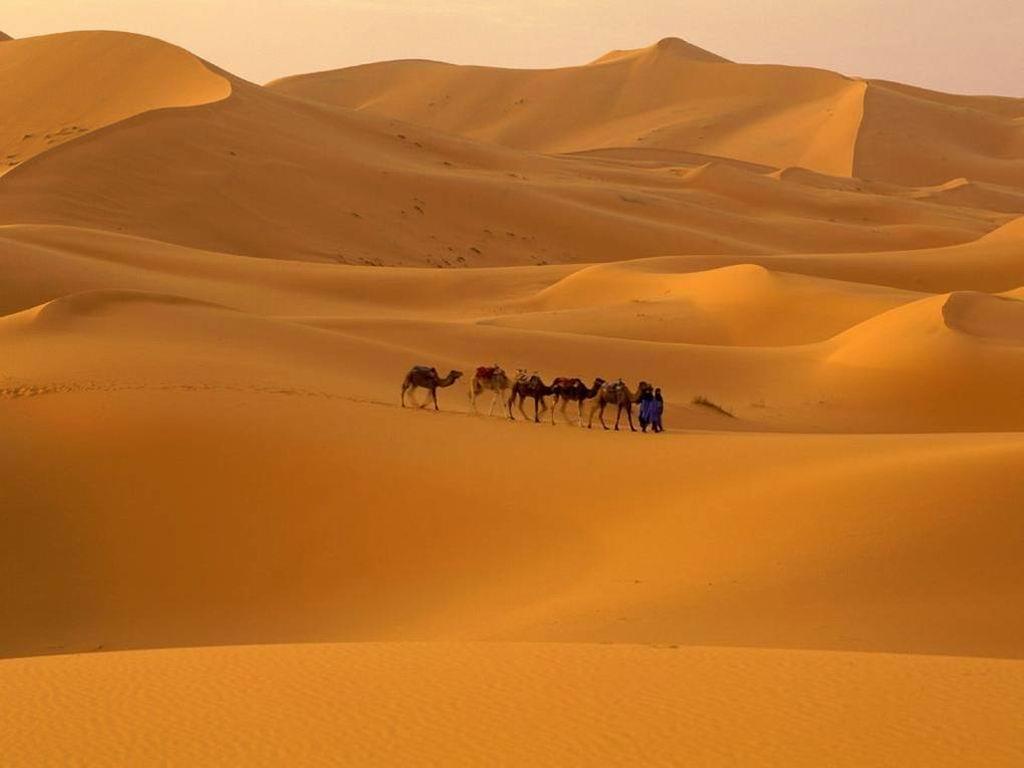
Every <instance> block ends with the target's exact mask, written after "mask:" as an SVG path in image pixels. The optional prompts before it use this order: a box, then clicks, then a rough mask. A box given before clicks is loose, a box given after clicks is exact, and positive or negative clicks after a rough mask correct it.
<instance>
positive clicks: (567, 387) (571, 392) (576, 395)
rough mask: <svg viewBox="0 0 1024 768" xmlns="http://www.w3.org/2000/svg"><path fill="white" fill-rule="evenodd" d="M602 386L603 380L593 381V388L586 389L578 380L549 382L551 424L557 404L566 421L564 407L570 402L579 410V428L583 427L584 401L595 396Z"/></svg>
mask: <svg viewBox="0 0 1024 768" xmlns="http://www.w3.org/2000/svg"><path fill="white" fill-rule="evenodd" d="M603 384H604V379H602V378H597V379H594V386H592V387H590V388H589V389H588V388H587V385H586V384H584V383H583V381H581V380H580V379H569V378H560V379H555V380H554V381H553V382H551V394H552V395H554V402H553V403H551V423H552V424H554V423H555V408H556V407H557V406H558V404H559V402H561V404H562V408H561V411H562V418H563V419H565V420H566V421H568V420H569V419H568V417H567V416H566V415H565V407H566V406H567V405H568V404H569V403H570V402H575V403H576V406H577V408H578V410H579V421H578V422H577V423H578V424H579V426H581V427H582V426H583V403H584V401H586V400H589V399H590V398H592V397H594V396H595V395H597V393H598V391H599V390H600V389H601V386H602V385H603Z"/></svg>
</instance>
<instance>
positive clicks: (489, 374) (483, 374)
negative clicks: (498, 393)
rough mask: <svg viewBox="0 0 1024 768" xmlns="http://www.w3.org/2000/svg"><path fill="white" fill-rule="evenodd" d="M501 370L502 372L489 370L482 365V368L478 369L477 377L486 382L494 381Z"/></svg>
mask: <svg viewBox="0 0 1024 768" xmlns="http://www.w3.org/2000/svg"><path fill="white" fill-rule="evenodd" d="M500 370H501V368H489V367H488V366H486V365H482V366H480V367H479V368H477V369H476V377H477V378H478V379H485V380H486V379H493V378H494V377H495V376H497V375H498V371H500Z"/></svg>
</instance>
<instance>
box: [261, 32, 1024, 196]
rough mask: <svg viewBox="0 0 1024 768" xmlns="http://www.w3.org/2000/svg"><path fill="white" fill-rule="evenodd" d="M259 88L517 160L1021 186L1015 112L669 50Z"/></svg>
mask: <svg viewBox="0 0 1024 768" xmlns="http://www.w3.org/2000/svg"><path fill="white" fill-rule="evenodd" d="M712 65H713V66H712ZM269 87H270V88H273V89H275V90H278V91H281V92H284V93H289V94H292V95H296V96H302V97H304V98H308V99H314V100H317V101H321V102H326V103H330V104H338V105H342V106H346V107H351V108H354V109H360V110H365V111H369V112H373V113H376V114H381V115H386V116H388V117H395V118H399V119H402V120H408V121H410V122H414V123H417V124H421V125H427V126H430V127H434V128H438V129H441V130H444V131H448V132H452V133H458V134H460V135H464V136H469V137H472V138H476V139H482V140H486V141H493V142H498V143H501V144H505V145H507V146H511V147H516V148H520V149H533V150H539V151H544V152H572V151H583V150H592V149H601V148H610V147H646V148H652V147H653V148H659V149H672V150H680V151H687V152H700V153H702V154H706V155H712V156H723V157H730V158H735V159H738V160H745V161H748V162H753V163H762V164H766V165H770V166H775V167H780V168H781V167H787V166H801V167H803V168H807V169H809V170H812V171H818V172H821V173H826V174H831V175H834V176H857V177H861V178H866V179H875V180H878V181H888V182H894V183H898V184H903V185H909V186H923V185H931V184H939V183H943V182H946V181H949V180H950V179H953V178H957V177H966V178H968V179H970V180H972V181H978V182H991V183H995V184H1010V185H1016V186H1022V185H1024V123H1022V118H1024V100H1021V99H1008V98H996V97H967V96H948V95H946V94H941V93H935V92H931V91H926V90H923V89H919V88H910V87H907V86H900V85H897V84H893V83H886V82H882V81H863V80H855V79H851V78H846V77H843V76H841V75H837V74H834V73H830V72H824V71H821V70H814V69H807V68H799V67H778V66H767V65H748V64H734V63H732V62H728V61H726V60H725V59H722V58H721V57H718V56H715V55H714V54H710V53H708V52H706V51H702V50H701V49H699V48H696V47H694V46H692V45H690V44H688V43H686V42H684V41H682V40H677V39H667V40H663V41H661V42H659V43H657V44H656V45H654V46H651V47H650V48H643V49H639V50H636V51H615V52H613V53H610V54H608V55H607V56H604V57H602V58H600V59H598V60H597V61H595V62H593V63H592V64H589V65H586V66H582V67H571V68H567V69H559V70H504V69H494V68H485V67H460V66H454V65H450V64H439V63H435V62H421V61H398V62H386V63H382V64H370V65H366V66H361V67H352V68H349V69H342V70H336V71H333V72H323V73H316V74H311V75H300V76H296V77H289V78H284V79H282V80H278V81H275V82H273V83H270V84H269Z"/></svg>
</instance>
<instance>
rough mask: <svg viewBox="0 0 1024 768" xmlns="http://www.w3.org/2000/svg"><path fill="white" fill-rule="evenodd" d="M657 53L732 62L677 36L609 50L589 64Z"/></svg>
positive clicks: (707, 60)
mask: <svg viewBox="0 0 1024 768" xmlns="http://www.w3.org/2000/svg"><path fill="white" fill-rule="evenodd" d="M659 55H665V56H675V57H678V58H680V59H688V60H690V61H703V62H707V63H720V64H731V63H732V62H730V61H729V60H728V59H726V58H725V57H723V56H719V55H718V54H717V53H712V52H711V51H706V50H704V49H703V48H700V47H698V46H696V45H694V44H693V43H688V42H687V41H686V40H681V39H680V38H678V37H666V38H664V39H662V40H659V41H658V42H656V43H655V44H654V45H650V46H647V47H645V48H632V49H627V50H618V51H609V52H608V53H606V54H604V55H603V56H600V57H598V58H597V59H594V61H592V62H591V64H592V65H594V64H605V63H607V62H609V61H618V60H620V59H639V58H646V57H651V56H659Z"/></svg>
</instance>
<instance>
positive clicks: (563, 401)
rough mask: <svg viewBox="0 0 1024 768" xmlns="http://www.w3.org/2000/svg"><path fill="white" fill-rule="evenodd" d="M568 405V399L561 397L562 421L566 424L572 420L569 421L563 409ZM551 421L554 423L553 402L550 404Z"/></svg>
mask: <svg viewBox="0 0 1024 768" xmlns="http://www.w3.org/2000/svg"><path fill="white" fill-rule="evenodd" d="M568 407H569V401H568V400H566V399H565V398H562V421H564V422H565V423H566V424H571V423H572V422H570V421H569V416H568V415H567V414H566V412H565V409H566V408H568ZM551 423H552V424H554V423H555V404H554V403H552V404H551Z"/></svg>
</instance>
